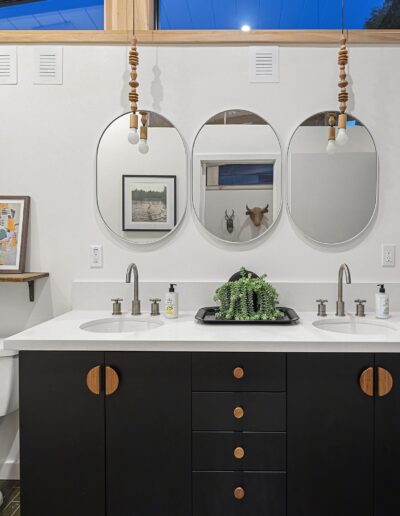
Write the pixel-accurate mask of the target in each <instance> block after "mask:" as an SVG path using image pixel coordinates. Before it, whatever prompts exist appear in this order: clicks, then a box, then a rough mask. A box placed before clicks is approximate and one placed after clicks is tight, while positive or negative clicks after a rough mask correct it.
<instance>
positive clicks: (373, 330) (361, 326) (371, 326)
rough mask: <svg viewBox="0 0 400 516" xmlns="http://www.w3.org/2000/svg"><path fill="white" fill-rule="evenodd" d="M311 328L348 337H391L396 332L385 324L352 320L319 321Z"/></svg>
mask: <svg viewBox="0 0 400 516" xmlns="http://www.w3.org/2000/svg"><path fill="white" fill-rule="evenodd" d="M313 326H315V327H316V328H318V329H320V330H324V331H331V332H334V333H346V334H348V335H391V334H393V333H394V332H396V331H397V328H396V327H395V326H392V325H391V324H388V323H385V322H378V321H377V322H375V321H368V320H357V321H356V320H354V319H350V320H349V319H345V320H341V319H340V318H338V319H325V320H322V319H319V320H318V321H314V322H313Z"/></svg>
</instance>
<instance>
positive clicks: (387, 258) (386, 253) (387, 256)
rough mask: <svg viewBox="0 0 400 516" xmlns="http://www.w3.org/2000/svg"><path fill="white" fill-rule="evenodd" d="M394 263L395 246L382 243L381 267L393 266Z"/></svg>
mask: <svg viewBox="0 0 400 516" xmlns="http://www.w3.org/2000/svg"><path fill="white" fill-rule="evenodd" d="M395 265H396V246H395V245H392V244H383V246H382V267H394V266H395Z"/></svg>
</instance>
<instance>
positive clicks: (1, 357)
mask: <svg viewBox="0 0 400 516" xmlns="http://www.w3.org/2000/svg"><path fill="white" fill-rule="evenodd" d="M2 347H3V346H2V342H1V340H0V417H3V416H6V415H7V414H10V413H11V412H14V411H15V410H18V408H19V396H18V353H17V352H16V351H8V350H5V349H2Z"/></svg>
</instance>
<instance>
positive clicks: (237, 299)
mask: <svg viewBox="0 0 400 516" xmlns="http://www.w3.org/2000/svg"><path fill="white" fill-rule="evenodd" d="M265 278H266V275H265V274H264V275H263V276H261V277H259V278H253V277H252V275H251V274H250V273H248V272H247V271H246V269H245V268H244V267H242V268H241V269H240V278H239V279H238V280H237V281H228V282H227V283H224V284H223V285H221V286H220V287H219V288H218V289H217V290H216V292H215V294H214V301H217V302H219V303H220V308H219V311H218V312H217V313H216V314H215V317H216V319H226V320H235V321H275V320H276V319H280V318H281V317H283V313H282V312H281V311H280V310H278V309H277V308H276V305H277V303H278V293H277V291H276V290H275V289H274V287H273V286H272V285H271V284H270V283H268V282H266V281H265Z"/></svg>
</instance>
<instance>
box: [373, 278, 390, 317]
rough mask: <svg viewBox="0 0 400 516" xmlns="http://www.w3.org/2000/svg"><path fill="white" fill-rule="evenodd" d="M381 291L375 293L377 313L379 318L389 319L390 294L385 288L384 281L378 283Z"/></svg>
mask: <svg viewBox="0 0 400 516" xmlns="http://www.w3.org/2000/svg"><path fill="white" fill-rule="evenodd" d="M378 287H380V288H379V292H377V293H376V294H375V313H376V317H377V318H378V319H388V317H389V294H387V292H386V290H385V285H384V284H383V283H379V284H378Z"/></svg>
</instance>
